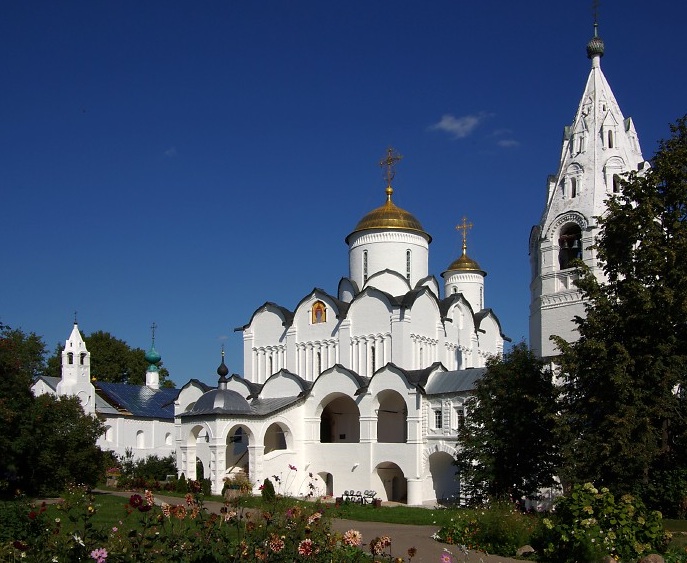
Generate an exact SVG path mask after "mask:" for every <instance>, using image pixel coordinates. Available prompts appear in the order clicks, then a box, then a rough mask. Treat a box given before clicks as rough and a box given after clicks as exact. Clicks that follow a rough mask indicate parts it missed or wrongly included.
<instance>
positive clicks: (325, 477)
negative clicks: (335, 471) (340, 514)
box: [318, 471, 334, 497]
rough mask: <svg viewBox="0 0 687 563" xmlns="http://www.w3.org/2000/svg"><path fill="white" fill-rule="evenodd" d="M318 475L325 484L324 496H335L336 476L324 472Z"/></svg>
mask: <svg viewBox="0 0 687 563" xmlns="http://www.w3.org/2000/svg"><path fill="white" fill-rule="evenodd" d="M318 475H319V477H320V479H322V482H323V483H324V494H325V495H326V496H328V497H332V496H334V476H333V475H332V474H331V473H327V472H326V471H322V472H320V473H318Z"/></svg>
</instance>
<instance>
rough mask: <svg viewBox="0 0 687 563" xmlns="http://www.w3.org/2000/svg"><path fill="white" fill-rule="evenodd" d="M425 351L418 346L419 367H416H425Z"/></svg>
mask: <svg viewBox="0 0 687 563" xmlns="http://www.w3.org/2000/svg"><path fill="white" fill-rule="evenodd" d="M424 362H425V350H424V348H423V347H422V346H420V365H419V366H418V367H420V368H422V366H424V365H425V363H424Z"/></svg>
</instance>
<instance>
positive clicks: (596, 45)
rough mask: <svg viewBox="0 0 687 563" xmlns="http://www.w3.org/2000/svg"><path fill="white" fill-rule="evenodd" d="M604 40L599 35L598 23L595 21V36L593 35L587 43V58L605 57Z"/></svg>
mask: <svg viewBox="0 0 687 563" xmlns="http://www.w3.org/2000/svg"><path fill="white" fill-rule="evenodd" d="M604 49H605V46H604V42H603V39H601V37H599V35H598V25H597V24H596V23H595V24H594V37H592V38H591V39H590V40H589V43H587V58H588V59H592V58H594V57H595V56H597V55H598V56H599V57H603V56H604Z"/></svg>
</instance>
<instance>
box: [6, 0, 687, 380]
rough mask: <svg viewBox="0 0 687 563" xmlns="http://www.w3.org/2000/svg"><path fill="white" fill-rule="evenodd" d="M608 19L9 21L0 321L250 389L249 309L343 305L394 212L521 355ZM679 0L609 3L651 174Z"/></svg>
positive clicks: (678, 45) (421, 11) (239, 16)
mask: <svg viewBox="0 0 687 563" xmlns="http://www.w3.org/2000/svg"><path fill="white" fill-rule="evenodd" d="M591 4H592V2H591V1H590V2H584V1H582V2H580V1H574V2H573V1H567V0H566V1H561V0H559V1H556V2H552V1H551V0H533V1H526V2H510V1H509V2H506V1H499V2H497V1H489V0H484V1H480V2H464V1H457V0H454V1H447V0H431V1H427V2H420V1H415V2H409V1H400V2H382V1H369V0H368V1H355V0H354V1H348V2H323V1H308V2H306V1H290V2H285V1H283V2H278V1H276V0H275V1H272V2H261V1H212V0H208V1H204V2H190V1H188V2H177V1H171V0H167V1H164V2H163V1H150V2H138V1H136V2H134V1H122V2H100V1H97V2H96V1H82V2H68V1H65V2H53V1H45V2H38V1H36V2H33V1H32V2H8V3H5V4H4V6H3V10H2V12H3V17H2V18H1V19H0V50H1V52H2V53H3V56H2V57H1V58H0V69H1V70H2V76H3V83H4V85H3V88H2V89H0V124H1V125H0V193H1V194H2V200H1V205H0V221H1V224H2V228H3V236H4V244H3V245H2V250H0V264H2V278H1V279H2V282H1V285H0V288H1V289H0V321H2V322H3V323H5V324H7V325H10V326H11V327H13V328H22V329H23V330H25V331H27V332H28V331H33V332H36V333H37V334H39V335H41V336H43V338H44V340H45V341H46V343H47V345H48V347H49V348H50V349H51V350H52V349H53V348H54V346H55V344H56V343H57V342H58V341H64V340H65V339H66V338H67V337H68V336H69V333H70V331H71V324H72V322H73V318H74V311H78V320H79V325H80V327H81V328H82V330H84V331H85V332H86V333H91V332H93V331H95V330H105V331H109V332H111V333H112V334H114V335H115V336H116V337H118V338H121V339H123V340H125V341H127V342H128V343H129V344H130V345H131V346H135V347H141V348H148V347H149V345H150V328H149V327H150V325H151V324H152V322H153V321H154V322H156V323H157V325H158V329H157V335H156V348H157V349H158V351H159V352H160V354H161V355H162V358H163V362H164V364H165V366H166V367H167V368H168V369H169V370H170V372H171V374H172V378H173V379H174V380H175V382H176V383H177V384H178V385H182V384H183V383H185V382H186V381H187V380H188V379H190V378H192V377H195V378H198V379H201V380H203V381H205V382H207V383H209V384H214V383H215V382H216V379H217V376H216V374H215V369H216V368H217V365H218V363H219V359H220V346H221V344H222V343H225V344H226V348H227V364H228V366H229V368H230V370H231V371H232V372H236V373H242V372H243V358H242V338H241V333H237V332H234V328H236V327H239V326H242V325H244V324H245V323H247V322H248V320H249V319H250V316H251V314H252V313H253V311H255V309H257V308H258V307H259V306H260V305H262V304H263V303H264V302H265V301H274V302H276V303H278V304H280V305H283V306H285V307H287V308H289V309H293V308H294V307H295V305H296V304H297V303H298V301H299V300H300V299H301V298H302V297H303V296H305V295H306V294H308V293H309V292H310V291H311V290H312V288H313V287H320V288H322V289H324V290H326V291H328V292H329V293H331V294H336V290H337V285H338V282H339V279H340V278H341V277H344V276H347V275H348V255H347V247H346V245H345V243H344V238H345V237H346V235H348V234H349V233H350V232H351V231H352V230H353V228H354V226H355V225H356V223H357V221H358V220H359V219H360V218H361V217H362V216H363V215H364V214H365V213H367V212H368V211H369V210H371V209H372V208H374V207H377V206H379V205H381V204H382V202H383V201H384V187H385V186H384V182H383V179H382V173H381V170H380V169H379V167H378V165H377V163H378V161H379V160H380V159H381V158H382V157H383V156H384V153H385V149H386V147H387V146H389V145H392V146H394V147H395V148H396V149H397V150H398V151H399V152H400V153H401V154H402V155H403V156H404V159H403V161H402V162H401V163H400V165H399V166H398V168H397V175H396V180H395V182H394V186H395V194H394V201H395V203H396V204H397V205H399V206H400V207H403V208H404V209H407V210H409V211H411V212H412V213H413V214H414V215H415V216H416V217H417V218H418V219H419V220H420V221H421V222H422V224H423V226H424V228H425V230H426V231H427V232H429V233H430V234H431V236H432V237H433V242H432V244H431V245H430V271H431V273H433V274H434V275H435V276H436V277H437V278H438V279H440V280H441V278H440V277H439V276H440V274H441V272H443V271H444V270H445V268H446V267H447V266H448V264H449V263H451V262H452V261H453V260H454V259H455V258H456V257H457V256H459V254H460V237H459V234H458V233H457V232H456V230H455V226H456V225H457V224H458V223H459V222H460V220H461V218H462V217H463V215H466V216H467V217H468V218H469V220H470V221H471V222H472V223H473V224H474V228H473V229H472V231H471V232H470V233H469V239H468V244H469V248H468V253H469V254H470V256H471V257H472V258H474V259H475V260H477V261H478V262H479V263H480V265H481V266H482V267H483V268H484V269H485V270H486V271H487V272H488V276H487V278H486V288H485V299H486V304H487V306H489V307H491V308H492V309H493V310H494V311H495V312H496V314H497V315H498V317H499V318H500V320H501V324H502V327H503V329H504V331H505V333H506V334H507V335H508V336H510V337H511V338H512V339H513V340H514V341H516V342H517V341H519V340H522V339H524V338H526V337H527V332H528V328H527V326H528V306H529V264H528V255H527V241H528V236H529V232H530V228H531V227H532V225H534V224H535V223H536V222H537V221H538V220H539V217H540V215H541V213H542V210H543V204H544V196H545V187H546V178H547V175H548V174H553V173H555V172H556V168H557V165H558V160H559V154H560V146H561V145H560V143H561V136H562V130H563V126H564V125H567V124H570V123H571V122H572V119H573V117H574V114H575V111H576V109H577V104H578V102H579V98H580V96H581V95H582V91H583V88H584V85H585V81H586V78H587V74H588V72H589V61H588V60H587V58H586V55H585V45H586V43H587V41H588V40H589V38H590V37H591V35H592V23H593V16H592V8H591ZM685 21H687V4H686V3H683V2H675V1H674V0H655V1H654V2H651V3H646V2H640V1H639V0H612V1H611V0H606V1H604V2H602V4H601V6H600V9H599V23H600V28H599V29H600V36H601V37H602V38H603V39H604V41H605V43H606V55H605V56H604V58H603V59H602V69H603V70H604V73H605V75H606V77H607V79H608V80H609V82H610V84H611V87H612V88H613V90H614V93H615V95H616V98H617V99H618V102H619V103H620V106H621V109H622V110H623V113H624V114H625V116H626V117H628V116H632V117H633V118H634V119H635V125H636V127H637V131H638V133H639V137H640V142H641V144H642V149H643V152H644V156H645V158H649V157H651V155H652V154H653V153H654V151H655V149H656V143H657V140H658V139H660V138H664V137H667V136H668V134H669V130H668V124H669V123H671V122H674V121H675V120H676V119H677V118H678V117H680V116H682V115H683V114H684V113H686V112H687V104H685V91H686V90H687V88H686V86H687V84H686V82H687V76H686V75H685V72H684V68H685V55H686V54H687V53H686V52H687V48H686V47H685V41H684V22H685Z"/></svg>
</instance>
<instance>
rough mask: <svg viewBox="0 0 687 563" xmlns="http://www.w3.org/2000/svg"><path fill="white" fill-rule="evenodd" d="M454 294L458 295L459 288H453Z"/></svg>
mask: <svg viewBox="0 0 687 563" xmlns="http://www.w3.org/2000/svg"><path fill="white" fill-rule="evenodd" d="M453 293H458V288H457V287H456V286H455V285H454V286H453Z"/></svg>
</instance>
